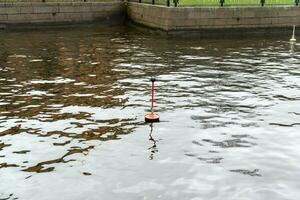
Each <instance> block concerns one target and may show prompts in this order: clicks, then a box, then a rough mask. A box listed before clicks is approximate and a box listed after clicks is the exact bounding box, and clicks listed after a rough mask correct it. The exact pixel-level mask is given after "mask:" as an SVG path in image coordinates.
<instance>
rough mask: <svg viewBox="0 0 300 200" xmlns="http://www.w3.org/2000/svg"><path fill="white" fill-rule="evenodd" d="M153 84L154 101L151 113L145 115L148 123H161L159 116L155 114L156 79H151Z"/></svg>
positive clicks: (152, 101) (152, 100)
mask: <svg viewBox="0 0 300 200" xmlns="http://www.w3.org/2000/svg"><path fill="white" fill-rule="evenodd" d="M151 82H152V91H151V92H152V99H151V113H149V114H147V115H145V121H146V122H159V115H157V114H155V113H154V82H155V78H151Z"/></svg>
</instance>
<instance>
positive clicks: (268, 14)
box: [127, 3, 300, 31]
mask: <svg viewBox="0 0 300 200" xmlns="http://www.w3.org/2000/svg"><path fill="white" fill-rule="evenodd" d="M127 15H128V16H129V18H130V19H131V20H132V21H133V22H135V23H138V24H141V25H144V26H148V27H152V28H158V29H161V30H164V31H174V30H175V31H176V30H201V29H202V30H203V29H230V28H270V27H288V26H292V25H294V24H295V25H300V6H272V7H179V8H174V7H165V6H157V5H149V4H141V3H128V5H127Z"/></svg>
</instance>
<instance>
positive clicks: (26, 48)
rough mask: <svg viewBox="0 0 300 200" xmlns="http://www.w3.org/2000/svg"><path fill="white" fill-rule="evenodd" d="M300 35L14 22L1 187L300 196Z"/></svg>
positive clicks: (0, 57) (40, 191)
mask: <svg viewBox="0 0 300 200" xmlns="http://www.w3.org/2000/svg"><path fill="white" fill-rule="evenodd" d="M288 39H289V37H288V36H286V35H283V36H279V37H276V38H274V37H268V38H263V37H262V38H256V39H247V38H244V39H243V38H241V39H197V38H190V39H189V38H185V39H183V38H175V37H165V36H162V35H157V34H151V33H149V34H145V33H141V32H139V31H137V30H133V29H131V28H126V27H114V28H109V27H106V28H103V27H102V28H98V27H83V28H72V29H66V30H64V29H57V30H56V29H51V30H35V31H11V32H4V31H3V32H0V45H1V46H0V97H1V99H0V199H5V200H13V199H20V200H53V199H56V200H60V199H61V200H76V199H88V200H96V199H97V200H99V199H103V200H104V199H105V200H116V199H122V200H123V199H124V200H141V199H142V200H144V199H149V200H153V199H163V200H170V199H176V200H201V199H205V200H210V199H213V200H224V199H231V200H232V199H236V200H247V199H249V200H250V199H251V200H253V199H255V200H265V199H272V200H277V199H278V200H284V199H289V200H292V199H295V200H296V199H298V198H299V196H300V182H299V180H298V178H299V177H300V166H299V163H300V136H299V135H298V134H299V133H300V132H299V130H300V129H299V128H300V106H299V105H300V104H299V103H300V60H299V59H300V56H299V46H297V45H294V46H291V45H290V44H289V43H288ZM152 76H153V77H156V78H157V79H158V80H157V82H156V83H155V84H156V90H155V91H156V102H155V103H156V104H155V111H156V112H157V113H158V114H159V115H160V117H161V122H160V123H154V124H153V125H151V124H145V123H144V115H145V114H146V113H147V112H149V111H150V110H149V107H150V94H151V91H150V87H151V82H150V81H149V78H150V77H152Z"/></svg>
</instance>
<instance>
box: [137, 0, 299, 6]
mask: <svg viewBox="0 0 300 200" xmlns="http://www.w3.org/2000/svg"><path fill="white" fill-rule="evenodd" d="M142 2H147V3H151V0H142ZM170 3H171V6H173V0H170ZM155 4H160V5H166V1H165V0H155ZM224 5H225V6H260V0H225V4H224ZM265 5H266V6H268V5H294V0H265ZM179 6H220V1H219V0H179Z"/></svg>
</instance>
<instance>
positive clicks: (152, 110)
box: [151, 78, 155, 114]
mask: <svg viewBox="0 0 300 200" xmlns="http://www.w3.org/2000/svg"><path fill="white" fill-rule="evenodd" d="M151 81H152V101H151V113H152V114H153V113H154V81H155V79H154V78H151Z"/></svg>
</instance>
